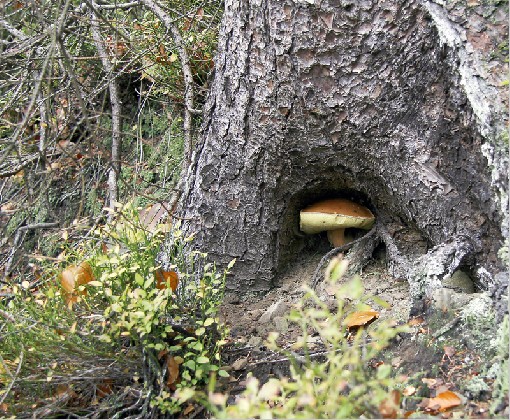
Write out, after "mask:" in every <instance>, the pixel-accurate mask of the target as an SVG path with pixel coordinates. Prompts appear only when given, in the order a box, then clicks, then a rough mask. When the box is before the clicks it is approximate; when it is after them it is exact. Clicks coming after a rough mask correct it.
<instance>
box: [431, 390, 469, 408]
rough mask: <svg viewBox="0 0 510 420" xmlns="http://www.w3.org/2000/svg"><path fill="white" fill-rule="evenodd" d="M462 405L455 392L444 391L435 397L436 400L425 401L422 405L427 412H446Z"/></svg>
mask: <svg viewBox="0 0 510 420" xmlns="http://www.w3.org/2000/svg"><path fill="white" fill-rule="evenodd" d="M461 403H462V401H461V399H460V398H459V397H458V395H457V394H455V392H452V391H444V392H441V393H440V394H438V395H437V396H435V397H434V398H428V399H425V400H424V401H423V403H422V407H423V408H424V409H425V410H426V411H434V412H437V411H440V412H442V411H446V410H448V409H449V408H453V407H457V406H458V405H460V404H461Z"/></svg>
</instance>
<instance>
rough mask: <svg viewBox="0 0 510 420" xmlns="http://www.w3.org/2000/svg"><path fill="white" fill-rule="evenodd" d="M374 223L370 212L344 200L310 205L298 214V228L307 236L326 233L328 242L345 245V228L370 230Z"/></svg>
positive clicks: (359, 205) (335, 199)
mask: <svg viewBox="0 0 510 420" xmlns="http://www.w3.org/2000/svg"><path fill="white" fill-rule="evenodd" d="M374 221H375V217H374V215H373V214H372V212H371V211H370V210H369V209H367V208H366V207H363V206H362V205H361V204H358V203H354V202H352V201H351V200H347V199H345V198H334V199H330V200H324V201H320V202H318V203H315V204H312V205H310V206H308V207H306V208H304V209H303V210H301V212H300V214H299V227H300V229H301V230H302V231H303V232H305V233H308V234H313V233H319V232H323V231H327V233H328V239H329V242H330V243H331V244H332V245H333V246H335V247H338V246H342V245H344V244H345V242H346V241H345V237H344V233H345V228H361V229H370V228H371V227H372V226H373V224H374Z"/></svg>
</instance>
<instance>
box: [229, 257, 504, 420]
mask: <svg viewBox="0 0 510 420" xmlns="http://www.w3.org/2000/svg"><path fill="white" fill-rule="evenodd" d="M321 257H322V255H319V254H315V255H311V254H310V255H307V256H304V257H303V258H301V259H300V260H299V262H296V263H295V264H294V265H293V267H292V268H291V269H289V270H288V271H287V272H286V273H285V274H284V275H282V276H281V278H280V283H279V286H278V287H276V288H275V289H273V290H271V291H270V292H268V293H267V294H266V295H264V296H239V295H234V294H232V295H227V296H226V299H225V303H224V304H223V307H222V312H221V315H222V318H223V321H224V322H225V323H226V324H227V326H228V327H229V331H230V332H229V337H228V339H229V341H230V344H229V346H227V349H226V350H225V352H224V353H225V354H224V356H223V360H224V362H225V363H226V364H227V366H228V369H229V370H230V371H231V376H230V379H229V381H228V383H227V384H225V389H226V391H228V392H229V393H230V394H231V395H232V394H233V395H236V394H238V393H240V392H242V390H243V389H244V387H245V384H246V381H245V379H246V375H247V374H248V372H251V374H252V375H253V376H255V377H257V378H258V379H259V380H261V381H263V382H264V381H266V380H267V379H268V378H269V377H271V376H288V374H289V365H290V363H289V362H288V360H287V358H286V357H284V355H282V354H276V353H274V352H272V351H270V350H268V348H267V346H266V345H265V344H264V343H265V339H266V337H267V335H268V333H269V332H272V331H275V332H278V333H279V337H278V341H277V342H278V344H279V345H280V346H281V348H283V349H286V348H290V346H291V345H292V344H293V343H295V342H296V340H297V339H298V337H299V336H300V334H301V329H300V327H299V326H297V325H294V324H289V323H288V321H287V319H286V318H285V315H287V314H288V313H289V311H290V310H291V308H292V306H293V305H294V304H295V303H296V302H298V301H299V299H301V298H302V297H303V295H304V290H303V287H302V286H303V285H305V284H307V283H308V282H309V281H310V279H311V278H312V275H313V273H314V271H315V269H316V267H317V264H318V263H319V261H320V259H321ZM361 279H362V283H363V286H364V290H365V292H364V293H365V295H366V296H376V297H378V298H379V299H382V300H384V301H385V302H387V303H388V304H389V307H387V308H384V307H382V306H380V305H378V304H377V303H376V302H373V301H372V302H370V301H369V303H373V305H371V306H372V308H373V309H374V310H376V311H378V312H379V313H380V317H379V319H384V318H389V319H393V320H394V321H395V323H396V324H404V323H408V325H409V326H410V328H411V332H410V333H406V334H403V335H400V336H397V338H396V339H395V340H394V342H393V343H392V345H391V346H390V347H389V348H387V349H386V350H385V351H384V352H383V354H382V355H381V359H382V360H381V361H379V362H384V363H391V365H392V367H393V369H394V371H395V372H396V373H397V374H398V375H404V377H405V378H407V384H406V386H408V387H411V388H410V389H413V388H414V389H415V391H414V392H413V395H414V397H415V398H408V399H407V400H406V401H407V402H406V406H405V407H403V410H405V411H407V412H408V413H413V412H415V411H416V410H419V406H418V405H419V403H420V402H423V399H424V398H428V397H434V396H436V395H438V394H439V393H441V392H445V391H452V392H455V393H456V394H457V395H458V396H459V397H460V398H461V400H462V404H461V405H460V406H458V407H456V408H453V409H450V410H446V411H445V412H442V413H440V414H439V416H440V417H441V418H489V417H491V415H490V414H489V409H490V407H491V405H493V404H494V402H493V401H491V395H492V387H493V382H494V379H493V378H490V375H488V374H487V370H489V369H490V367H491V361H490V357H489V356H488V353H490V352H488V350H487V347H488V340H489V339H490V338H493V336H492V335H490V334H489V333H487V334H488V335H487V336H484V334H485V332H484V331H482V332H481V333H477V334H471V331H470V328H471V327H469V326H467V325H464V324H463V323H462V322H460V323H459V319H460V318H459V312H458V311H444V310H438V309H435V308H434V307H433V305H431V304H430V302H428V301H423V302H420V303H419V304H418V305H416V302H415V303H414V307H412V306H413V304H412V300H411V297H410V295H409V287H408V284H407V283H406V282H404V281H401V280H397V279H394V278H392V277H391V276H390V275H389V274H388V273H387V270H386V267H385V261H384V256H381V258H380V259H379V260H373V261H372V262H371V263H370V264H369V265H368V266H367V267H366V268H365V270H364V271H363V273H362V274H361ZM317 292H318V295H319V296H320V297H321V299H322V300H323V301H324V302H325V303H326V304H328V306H329V305H333V304H334V296H330V295H329V294H328V290H327V287H325V286H324V285H323V284H319V286H318V290H317ZM315 339H316V341H315V342H314V340H315ZM309 340H310V343H309V345H310V349H311V350H312V351H314V350H316V351H317V354H320V353H321V351H322V350H324V347H323V346H322V343H321V342H320V339H319V337H313V336H312V337H310V338H309ZM484 340H485V341H484ZM505 404H506V411H505ZM499 410H502V411H503V413H502V414H503V416H506V415H507V411H508V397H507V399H506V403H505V402H504V401H503V402H502V403H501V404H500V407H499ZM500 412H501V411H500ZM421 414H424V413H423V412H422V413H421ZM415 415H419V413H418V412H417V413H416V414H415Z"/></svg>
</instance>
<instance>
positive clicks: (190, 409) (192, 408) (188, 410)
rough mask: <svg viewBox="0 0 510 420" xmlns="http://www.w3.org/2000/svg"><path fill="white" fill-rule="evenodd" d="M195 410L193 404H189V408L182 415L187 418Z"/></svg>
mask: <svg viewBox="0 0 510 420" xmlns="http://www.w3.org/2000/svg"><path fill="white" fill-rule="evenodd" d="M194 409H195V406H194V405H193V404H188V406H187V407H186V408H185V409H184V411H183V412H182V414H184V415H185V416H187V415H188V414H189V413H191V412H192V411H193V410H194Z"/></svg>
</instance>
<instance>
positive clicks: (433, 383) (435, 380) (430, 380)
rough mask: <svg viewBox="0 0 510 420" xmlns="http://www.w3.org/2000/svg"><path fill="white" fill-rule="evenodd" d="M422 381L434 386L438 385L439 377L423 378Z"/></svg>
mask: <svg viewBox="0 0 510 420" xmlns="http://www.w3.org/2000/svg"><path fill="white" fill-rule="evenodd" d="M421 381H422V382H423V383H424V384H427V386H428V387H429V388H431V387H433V386H434V385H436V383H437V379H434V378H422V379H421Z"/></svg>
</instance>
